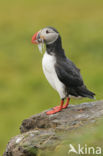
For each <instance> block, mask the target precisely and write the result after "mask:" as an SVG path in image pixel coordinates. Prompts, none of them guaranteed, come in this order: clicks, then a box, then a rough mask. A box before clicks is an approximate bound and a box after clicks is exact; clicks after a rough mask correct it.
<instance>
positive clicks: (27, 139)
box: [4, 101, 103, 156]
mask: <svg viewBox="0 0 103 156" xmlns="http://www.w3.org/2000/svg"><path fill="white" fill-rule="evenodd" d="M45 112H46V111H44V112H42V113H40V114H36V115H33V116H32V117H30V118H28V119H25V120H24V121H23V122H22V124H21V126H20V131H21V134H20V135H18V136H16V137H13V138H12V139H11V140H10V141H9V143H8V145H7V148H6V151H5V153H4V156H36V155H37V153H38V150H39V149H40V150H44V149H50V150H53V149H54V148H55V147H56V146H57V145H58V144H59V143H60V141H62V140H64V139H65V138H66V135H67V134H68V132H69V131H72V130H75V129H77V128H79V127H81V126H83V125H85V124H88V123H93V122H95V121H96V120H97V118H99V117H100V116H103V101H96V102H91V103H82V104H80V105H70V106H69V107H68V108H67V109H63V110H62V111H61V112H59V113H56V114H53V115H46V113H45Z"/></svg>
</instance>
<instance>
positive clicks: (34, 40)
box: [32, 32, 39, 44]
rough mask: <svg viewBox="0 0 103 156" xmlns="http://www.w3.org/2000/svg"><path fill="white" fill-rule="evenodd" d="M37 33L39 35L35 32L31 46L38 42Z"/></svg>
mask: <svg viewBox="0 0 103 156" xmlns="http://www.w3.org/2000/svg"><path fill="white" fill-rule="evenodd" d="M38 33H39V32H36V33H35V34H34V35H33V37H32V43H33V44H38V41H37V36H38Z"/></svg>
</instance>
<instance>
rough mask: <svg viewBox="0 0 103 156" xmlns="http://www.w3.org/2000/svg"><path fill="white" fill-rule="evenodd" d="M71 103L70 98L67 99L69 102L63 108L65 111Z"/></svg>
mask: <svg viewBox="0 0 103 156" xmlns="http://www.w3.org/2000/svg"><path fill="white" fill-rule="evenodd" d="M69 101H70V98H69V97H68V98H67V101H66V104H65V105H64V106H63V109H65V108H67V107H68V105H69Z"/></svg>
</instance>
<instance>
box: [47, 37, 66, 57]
mask: <svg viewBox="0 0 103 156" xmlns="http://www.w3.org/2000/svg"><path fill="white" fill-rule="evenodd" d="M46 51H47V53H48V54H50V55H53V54H54V55H56V56H62V57H63V56H65V54H64V50H63V48H62V42H61V37H60V36H59V37H58V39H57V40H56V41H55V42H53V43H52V44H46Z"/></svg>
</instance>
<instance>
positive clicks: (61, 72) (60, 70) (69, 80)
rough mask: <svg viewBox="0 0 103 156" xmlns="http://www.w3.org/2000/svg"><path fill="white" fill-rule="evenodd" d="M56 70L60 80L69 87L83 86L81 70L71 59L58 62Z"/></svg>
mask: <svg viewBox="0 0 103 156" xmlns="http://www.w3.org/2000/svg"><path fill="white" fill-rule="evenodd" d="M55 70H56V73H57V76H58V78H59V80H60V81H61V82H62V83H63V84H65V85H66V86H67V87H79V86H82V85H83V80H82V77H81V75H80V70H79V69H78V68H77V67H76V66H75V65H74V63H73V62H72V61H70V60H69V59H67V58H65V59H63V60H62V61H57V63H56V64H55Z"/></svg>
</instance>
